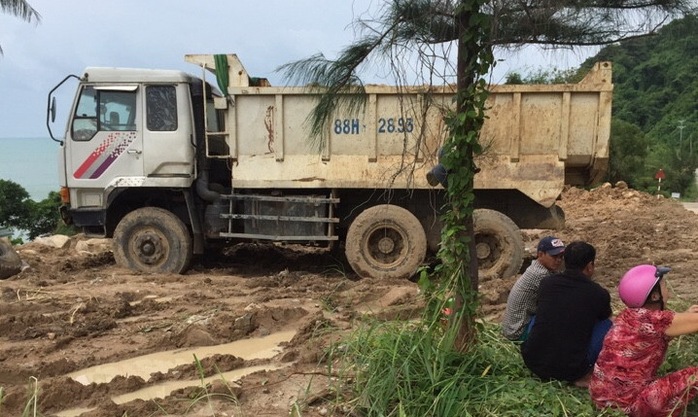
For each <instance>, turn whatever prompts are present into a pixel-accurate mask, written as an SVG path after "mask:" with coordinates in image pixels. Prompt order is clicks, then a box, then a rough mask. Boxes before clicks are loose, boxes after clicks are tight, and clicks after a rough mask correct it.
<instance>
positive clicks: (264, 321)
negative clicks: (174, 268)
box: [0, 183, 698, 417]
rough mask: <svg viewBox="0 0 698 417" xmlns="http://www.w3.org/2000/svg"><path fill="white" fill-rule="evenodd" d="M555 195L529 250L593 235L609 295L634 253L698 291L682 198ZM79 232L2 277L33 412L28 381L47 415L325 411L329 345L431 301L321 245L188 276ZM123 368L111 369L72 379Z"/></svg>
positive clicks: (9, 388) (0, 292) (16, 379)
mask: <svg viewBox="0 0 698 417" xmlns="http://www.w3.org/2000/svg"><path fill="white" fill-rule="evenodd" d="M559 205H560V206H561V207H562V209H563V210H564V211H565V215H566V226H565V228H564V229H563V230H559V231H550V230H526V231H524V233H525V235H524V239H525V244H526V247H527V249H528V250H529V253H531V255H532V254H533V252H534V251H535V245H536V244H537V242H538V240H539V239H540V238H541V237H542V236H545V235H548V234H555V235H557V236H559V237H561V238H562V239H563V240H565V241H566V242H570V241H572V240H578V239H580V240H586V241H589V242H591V243H592V244H593V245H594V246H595V247H596V248H597V250H598V255H597V262H596V264H597V269H596V276H595V279H596V280H597V281H598V282H600V283H601V284H602V285H604V286H605V287H606V288H608V289H609V290H610V291H611V293H612V294H613V296H614V298H615V290H614V289H615V286H616V285H617V283H618V280H619V278H620V276H621V275H622V274H623V272H624V271H625V270H627V269H628V268H630V267H631V266H634V265H635V264H638V263H654V264H661V265H668V266H670V267H672V272H671V273H670V274H669V276H668V277H669V283H670V285H671V287H672V288H673V290H674V291H675V292H676V293H677V294H678V295H680V296H681V297H682V298H684V299H686V300H689V301H692V300H694V299H696V298H698V297H696V295H697V294H696V292H698V289H696V286H695V285H694V284H693V282H692V281H693V279H692V275H693V271H695V270H696V268H697V267H698V265H697V264H696V261H694V259H693V248H694V247H695V246H696V243H697V242H698V217H697V215H696V214H694V213H693V212H691V211H688V210H686V209H685V208H684V207H683V206H682V205H681V204H680V203H679V202H677V201H674V200H670V199H664V198H657V197H656V196H653V195H649V194H645V193H640V192H637V191H634V190H630V189H628V188H627V187H626V186H624V184H622V183H621V184H617V185H616V186H615V187H613V186H611V185H609V184H607V185H604V186H602V187H599V188H596V189H593V190H591V191H585V190H581V189H577V188H570V189H567V190H565V191H564V193H563V194H562V196H561V200H560V201H559ZM84 239H85V238H84V237H82V236H81V237H76V238H72V239H71V241H70V242H69V244H66V245H65V246H64V247H62V248H51V247H48V246H45V245H42V244H38V243H29V244H26V245H23V246H21V247H19V248H17V249H18V250H17V252H18V253H19V255H20V257H21V258H22V261H23V262H25V263H26V264H27V265H28V268H25V269H24V270H23V271H22V272H20V273H19V274H18V275H15V276H13V277H11V278H10V279H8V280H4V281H2V282H0V335H2V336H0V337H2V344H0V386H2V387H3V389H4V391H5V393H6V395H5V398H4V400H3V403H2V407H3V411H4V412H6V413H8V415H20V414H21V413H22V409H23V408H24V406H25V405H26V404H27V403H28V402H29V398H30V396H31V393H32V392H34V389H32V388H35V389H37V391H36V392H38V401H37V404H38V408H39V410H40V411H41V412H42V413H43V415H47V416H50V415H55V414H52V413H59V412H61V415H74V416H77V415H81V414H80V413H83V414H82V415H83V416H98V417H104V416H115V415H125V414H128V415H134V416H135V415H175V416H176V415H182V416H184V415H211V414H212V413H216V415H224V414H223V413H227V415H232V414H235V415H239V414H241V415H288V413H289V410H290V409H291V407H292V406H294V405H295V406H297V407H298V408H299V409H301V410H302V415H303V416H320V415H327V414H328V413H329V412H330V411H329V410H331V409H332V406H333V403H332V399H333V397H332V394H331V390H329V389H328V384H329V382H330V380H331V378H333V377H334V375H332V374H331V373H330V371H329V369H331V367H329V366H328V364H327V363H326V361H327V358H326V356H325V355H324V352H325V349H326V348H327V347H328V346H330V344H331V343H333V342H335V341H337V340H340V338H341V337H342V336H343V335H345V334H347V332H350V331H351V330H352V329H353V328H354V326H355V324H356V322H357V321H360V320H362V319H363V318H364V317H366V316H371V317H375V318H378V319H395V318H400V319H409V318H413V317H417V316H419V314H420V311H421V309H422V307H423V300H422V299H421V298H420V295H419V291H418V289H417V286H416V284H414V283H412V282H410V281H407V280H399V281H381V280H371V279H363V280H356V277H355V276H354V275H353V274H351V273H350V272H347V270H346V269H344V267H343V265H342V263H341V262H340V261H338V260H337V259H336V258H333V257H332V255H331V253H327V252H323V251H316V250H313V249H312V248H311V249H308V248H299V247H294V246H280V245H239V246H235V247H233V248H230V249H226V250H221V251H219V252H217V253H215V254H211V255H208V256H206V257H204V258H201V259H198V260H197V261H196V263H195V265H194V267H193V268H192V269H191V270H190V271H189V272H188V273H187V274H185V275H157V274H136V273H133V272H131V271H128V270H124V269H120V268H118V267H117V266H116V265H115V263H114V259H113V256H112V254H111V252H110V251H109V250H108V246H102V247H101V249H100V246H96V248H97V249H94V250H91V251H90V250H78V249H76V248H77V243H78V242H80V241H83V240H84ZM515 279H516V277H510V278H507V279H492V280H489V281H485V282H481V288H480V297H481V301H482V302H481V312H482V315H483V316H486V317H488V318H490V319H491V320H498V319H499V317H500V315H501V313H502V312H503V310H504V304H505V302H506V297H507V294H508V291H509V289H510V288H511V285H512V284H513V282H514V281H515ZM206 349H208V350H206ZM181 353H184V354H185V355H188V356H186V357H185V358H184V359H183V360H179V359H178V360H175V359H173V358H174V357H175V356H176V355H177V354H181ZM147 355H154V356H152V357H151V356H147ZM194 357H196V360H194ZM143 359H146V362H133V363H139V364H138V365H134V364H132V362H120V361H126V360H128V361H138V360H143ZM159 361H162V362H159ZM117 365H118V366H125V367H126V368H125V369H120V368H118V366H117ZM95 366H98V367H99V368H93V369H90V367H95ZM115 366H116V367H117V369H119V370H117V371H115V373H114V374H113V375H112V376H111V377H110V378H105V380H104V381H102V380H101V379H96V380H94V381H92V382H90V381H89V380H85V381H82V380H81V381H77V380H76V379H74V378H77V377H75V376H74V377H73V378H71V377H70V375H75V374H76V373H79V374H82V373H83V372H84V373H85V375H92V376H93V377H95V378H97V375H104V373H105V372H106V371H105V369H111V367H115ZM151 366H153V367H154V370H153V371H150V370H149V369H150V367H151ZM103 368H104V369H103ZM141 368H143V369H141ZM145 368H148V369H145ZM78 379H80V378H78ZM223 381H225V382H223ZM178 384H179V385H178ZM35 385H38V387H36V386H35ZM28 387H29V388H30V389H28ZM158 390H160V391H162V392H160V391H158ZM156 391H157V393H156ZM66 410H68V411H66ZM334 412H335V415H341V414H342V413H341V409H340V410H335V411H334Z"/></svg>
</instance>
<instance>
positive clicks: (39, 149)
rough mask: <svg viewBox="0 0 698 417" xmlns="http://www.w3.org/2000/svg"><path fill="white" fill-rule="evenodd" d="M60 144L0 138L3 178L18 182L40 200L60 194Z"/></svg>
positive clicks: (0, 177)
mask: <svg viewBox="0 0 698 417" xmlns="http://www.w3.org/2000/svg"><path fill="white" fill-rule="evenodd" d="M59 149H60V147H59V144H58V142H54V141H53V140H51V138H48V137H35V138H0V179H3V180H9V181H13V182H16V183H17V184H19V185H21V186H22V187H23V188H24V189H25V190H27V192H28V193H29V198H31V199H32V200H34V201H37V202H38V201H41V200H43V199H45V198H46V197H48V194H49V193H50V192H51V191H59V189H60V186H59V185H58V152H59Z"/></svg>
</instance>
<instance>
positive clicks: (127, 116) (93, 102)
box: [71, 85, 136, 141]
mask: <svg viewBox="0 0 698 417" xmlns="http://www.w3.org/2000/svg"><path fill="white" fill-rule="evenodd" d="M128 90H130V91H128ZM105 130H106V131H109V130H120V131H124V130H136V88H135V86H134V87H133V88H132V89H130V88H129V89H125V88H119V89H115V90H106V89H103V88H99V89H96V88H94V87H93V86H89V85H88V86H84V87H83V89H82V91H81V93H80V97H79V99H78V105H77V107H76V108H75V115H74V117H73V125H72V130H71V131H72V136H73V140H78V141H86V140H90V139H92V137H93V136H94V135H95V134H96V133H97V132H98V131H105Z"/></svg>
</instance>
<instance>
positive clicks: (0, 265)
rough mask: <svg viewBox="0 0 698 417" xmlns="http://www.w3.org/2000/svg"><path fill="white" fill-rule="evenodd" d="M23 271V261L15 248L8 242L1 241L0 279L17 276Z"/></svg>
mask: <svg viewBox="0 0 698 417" xmlns="http://www.w3.org/2000/svg"><path fill="white" fill-rule="evenodd" d="M21 270H22V259H21V258H20V257H19V255H18V254H17V252H15V248H13V247H12V244H11V243H10V242H8V241H7V240H5V239H0V279H7V278H9V277H11V276H13V275H17V274H19V272H20V271H21Z"/></svg>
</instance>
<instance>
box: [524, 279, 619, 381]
mask: <svg viewBox="0 0 698 417" xmlns="http://www.w3.org/2000/svg"><path fill="white" fill-rule="evenodd" d="M610 316H611V305H610V295H609V293H608V291H606V290H605V289H604V288H602V287H601V286H600V285H598V284H597V283H595V282H593V281H591V279H589V278H588V277H587V276H585V275H584V274H582V273H580V272H578V271H566V272H563V273H561V274H556V275H552V276H549V277H546V278H544V279H543V280H542V281H541V284H540V287H539V292H538V307H537V313H536V321H535V323H534V325H533V328H532V329H531V332H530V334H529V336H528V339H527V340H526V342H525V343H524V344H523V346H522V348H521V353H522V356H523V358H524V362H525V363H526V366H528V367H529V369H531V370H532V371H533V372H534V373H535V374H536V375H538V376H539V377H540V378H541V379H545V380H547V379H558V380H564V381H575V380H577V379H579V378H581V377H583V376H584V375H585V374H587V373H588V372H589V371H590V370H591V368H592V366H593V363H589V360H588V359H587V351H588V346H589V342H590V340H591V335H592V330H593V328H594V325H595V324H596V323H598V322H599V321H601V320H604V319H607V318H608V317H610Z"/></svg>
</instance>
